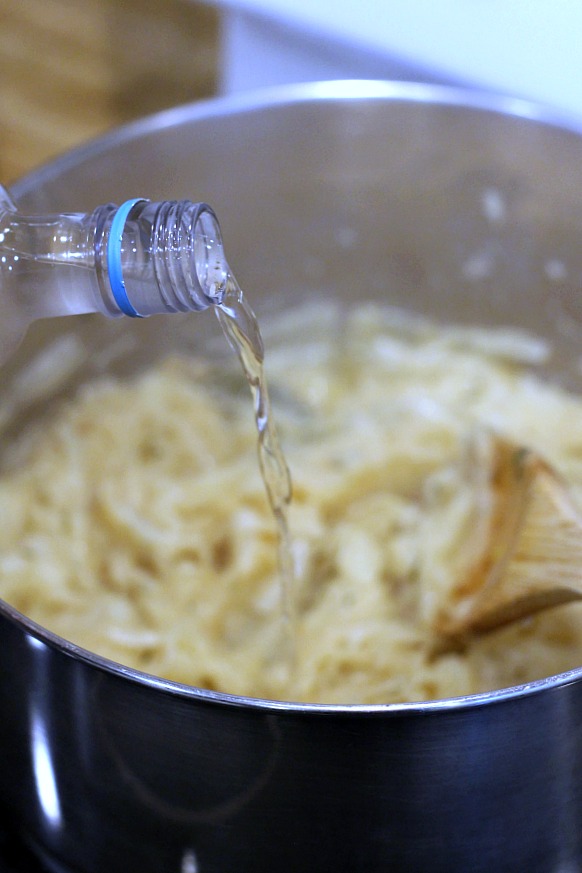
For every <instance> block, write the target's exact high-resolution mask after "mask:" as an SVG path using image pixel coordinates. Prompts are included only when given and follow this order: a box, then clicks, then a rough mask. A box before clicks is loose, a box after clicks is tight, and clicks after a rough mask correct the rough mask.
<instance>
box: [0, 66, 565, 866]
mask: <svg viewBox="0 0 582 873" xmlns="http://www.w3.org/2000/svg"><path fill="white" fill-rule="evenodd" d="M581 192H582V137H581V136H580V134H579V133H578V132H577V131H576V130H575V129H573V128H570V129H568V128H567V127H566V126H563V125H559V124H554V123H551V120H549V119H547V118H544V117H542V116H541V115H540V114H539V113H538V111H537V110H535V109H533V108H532V107H529V106H525V105H524V104H520V103H515V102H513V101H505V102H504V101H497V100H495V99H490V98H487V97H480V96H476V95H472V94H462V93H459V92H455V91H449V90H444V89H440V88H436V89H435V88H431V87H421V86H406V85H392V84H389V83H385V84H384V83H338V84H335V85H334V84H330V85H310V86H304V87H300V88H297V89H283V90H281V91H274V92H268V93H266V94H263V95H255V96H249V97H241V98H235V99H227V100H223V101H216V102H213V103H209V104H200V105H193V106H189V107H183V108H180V109H177V110H174V111H171V112H169V113H165V114H163V115H161V116H156V117H154V118H152V119H147V120H145V121H144V122H140V123H138V124H136V125H133V126H131V127H129V128H125V129H123V130H121V131H116V132H114V133H113V134H112V135H111V136H109V137H107V138H105V139H104V140H101V141H100V142H98V143H96V144H93V145H90V146H88V147H87V148H86V149H81V150H80V151H77V152H75V153H72V154H71V155H68V156H66V157H65V158H63V159H62V160H60V161H58V162H56V163H55V164H52V165H50V166H49V167H47V168H45V169H43V170H40V171H39V172H37V173H35V174H33V175H31V176H30V177H28V178H27V179H25V180H23V181H22V182H21V183H19V184H18V185H16V186H13V193H14V195H15V197H16V199H17V200H18V201H19V203H20V206H21V208H22V209H27V210H29V211H42V212H46V211H51V210H54V211H64V210H70V211H77V210H89V209H92V208H93V207H94V206H96V205H97V204H100V203H105V202H107V201H109V200H112V201H115V202H117V203H120V202H122V201H123V200H125V199H126V198H129V197H135V196H140V195H141V196H145V197H150V198H152V199H163V198H184V197H190V198H191V199H193V200H207V201H208V202H209V203H211V204H212V206H213V207H214V208H215V210H216V211H217V213H218V216H219V218H220V221H221V224H222V228H223V234H224V240H225V247H226V250H227V253H228V256H229V260H230V262H231V264H232V267H233V269H234V271H235V273H236V274H237V276H238V278H239V280H240V282H241V284H242V285H243V287H244V288H245V290H246V291H247V293H248V295H249V298H250V299H251V301H252V303H253V305H254V306H255V308H256V309H257V311H258V314H259V317H260V318H261V319H263V317H267V316H268V313H269V311H270V310H271V309H277V310H281V309H284V308H285V307H286V306H289V305H292V304H293V303H294V302H295V301H299V300H302V299H305V298H306V297H309V296H310V295H314V294H315V295H318V296H320V295H334V296H336V295H337V296H338V297H339V298H340V299H343V300H346V301H350V302H352V303H354V302H357V300H358V299H370V298H372V299H381V300H384V301H387V302H389V303H392V304H395V305H398V306H405V307H407V308H411V309H414V310H416V311H418V312H422V313H426V314H427V315H429V316H431V317H435V318H439V319H443V320H447V321H450V320H453V321H462V322H478V323H480V324H483V325H487V324H509V325H513V326H518V327H525V328H530V329H533V330H535V331H537V332H540V333H542V334H544V335H546V336H548V337H550V338H551V339H553V340H554V357H553V360H552V368H553V372H554V374H555V375H557V376H558V377H559V378H561V379H562V380H563V381H565V382H567V383H568V384H572V385H577V384H578V379H579V358H580V339H581V335H582V331H581V328H580V325H581V324H582V305H581V304H580V301H579V296H580V284H581V277H582V247H581V246H580V240H581V239H582V233H581V232H582V202H581V199H580V198H581V197H582V193H581ZM579 315H580V318H579ZM211 317H212V316H211V313H205V314H203V315H194V316H191V317H189V319H186V320H185V319H183V318H178V317H169V318H167V319H166V320H165V322H164V324H163V329H160V321H159V319H150V320H143V321H139V320H135V321H134V320H131V319H128V320H125V321H118V322H108V321H107V320H105V319H103V318H100V317H89V318H80V319H68V320H67V319H63V320H61V322H59V323H58V324H48V323H47V324H43V325H36V326H35V327H34V328H33V329H32V330H31V331H30V335H29V337H28V338H27V340H26V341H25V343H24V344H23V346H22V348H21V350H20V352H19V354H18V355H17V357H16V358H15V359H14V360H13V361H12V362H11V363H10V365H9V366H8V367H7V369H6V371H5V373H4V378H3V380H2V386H1V394H0V404H1V407H0V408H1V409H2V410H3V411H4V414H5V416H6V417H7V418H9V417H10V416H9V414H10V413H13V414H14V415H16V417H17V420H18V421H21V420H22V418H23V416H24V415H30V414H32V415H38V414H40V412H41V411H42V409H43V407H44V406H45V405H46V401H47V398H48V397H49V395H50V394H51V393H52V392H53V391H54V392H56V391H58V390H59V389H60V388H61V387H63V388H64V389H65V390H68V389H69V388H70V387H72V386H73V385H74V384H76V383H77V382H78V381H79V380H80V379H84V378H86V377H87V376H88V375H91V373H95V372H100V371H101V370H102V369H103V368H107V367H112V368H113V369H117V370H119V371H120V372H126V371H129V370H134V369H139V368H140V367H142V366H144V364H145V363H147V361H148V360H149V359H151V358H153V357H154V356H155V355H156V354H158V353H161V352H163V351H164V350H168V349H170V348H175V347H178V348H181V349H188V348H192V347H195V346H196V345H197V344H198V343H201V342H202V341H203V339H202V338H203V334H204V333H208V332H209V331H208V329H207V325H208V318H211ZM216 336H217V337H218V329H217V332H216ZM44 341H51V342H53V343H54V342H55V341H57V342H58V343H59V344H58V345H57V346H56V347H55V346H53V351H52V353H51V354H52V358H51V361H52V362H53V363H54V362H55V361H60V362H61V369H62V372H61V373H60V376H59V378H58V379H54V384H52V385H51V384H50V381H47V377H46V367H44V368H43V367H42V366H39V361H40V365H42V357H41V358H40V359H39V358H38V357H37V356H38V355H39V354H42V344H43V342H44ZM267 346H268V331H267ZM55 348H56V353H55ZM71 349H72V354H71ZM79 349H80V350H81V352H82V354H81V355H76V351H78V350H79ZM67 355H69V361H70V363H71V365H70V367H69V369H67ZM75 355H76V356H75ZM35 360H36V364H34V361H35ZM63 361H64V365H63V363H62V362H63ZM31 362H33V363H32V364H31ZM35 367H36V369H35ZM39 373H43V374H44V375H43V377H42V380H41V381H40V382H39V381H38V376H39ZM23 386H24V388H25V389H27V390H28V394H26V391H24V394H25V395H26V396H27V398H28V399H27V400H26V402H24V403H23V404H21V405H22V407H23V409H20V411H19V403H18V402H17V400H16V396H17V394H19V393H20V395H22V393H23V390H22V389H23ZM11 404H12V407H11ZM10 434H11V430H10V427H7V428H6V427H5V431H4V441H5V442H6V441H7V440H8V439H9V438H10ZM0 665H1V668H2V669H1V672H0V712H2V718H1V719H0V744H1V745H2V748H4V749H10V755H4V756H1V757H0V809H1V810H2V811H3V815H4V817H5V818H9V820H10V822H11V825H12V826H13V827H17V828H19V829H20V830H22V832H23V833H25V834H26V836H27V838H28V839H29V840H30V841H31V842H33V843H35V844H36V845H38V846H41V847H42V851H43V853H44V854H45V855H46V857H47V858H49V859H50V863H51V864H52V865H53V866H54V869H63V868H65V869H69V868H71V869H74V870H76V871H80V873H103V871H104V870H107V871H109V873H125V871H126V870H138V869H139V870H140V873H192V871H194V870H195V871H196V873H214V871H223V870H228V871H231V870H232V871H235V870H236V871H237V873H247V871H248V873H262V871H265V873H266V871H271V870H273V869H277V870H281V871H289V873H291V871H296V870H299V869H306V870H309V871H310V873H320V871H321V873H324V871H328V870H334V871H349V873H357V871H375V870H390V871H408V870H422V871H442V873H452V871H453V873H454V871H465V870H469V869H470V870H473V871H476V873H479V871H482V873H490V871H491V870H495V871H499V873H504V871H507V873H510V871H511V873H513V871H516V870H528V871H541V873H547V871H550V870H551V871H554V870H555V871H557V870H561V871H565V870H566V869H567V870H571V871H573V870H578V869H581V868H582V845H581V840H582V836H581V835H582V820H581V812H580V811H581V809H582V805H581V804H580V798H581V796H582V776H581V775H580V774H581V773H582V731H581V730H580V727H579V725H580V723H581V718H582V690H581V683H580V678H581V677H580V672H579V671H575V672H573V673H571V674H569V675H567V676H561V677H555V678H553V679H550V680H547V681H544V682H539V683H534V684H533V685H532V686H529V687H527V688H520V689H514V690H508V691H505V692H502V693H498V694H488V695H481V696H479V697H476V698H472V699H471V698H466V699H462V700H458V701H448V702H442V701H441V702H435V703H431V704H418V705H412V704H410V705H402V706H370V707H339V706H338V707H332V706H330V707H317V706H313V705H304V706H301V705H293V704H291V705H287V704H282V703H269V702H260V701H249V700H241V699H235V698H232V697H229V696H228V695H220V694H213V693H211V692H200V691H197V690H196V689H189V688H184V687H178V686H175V685H172V684H171V683H165V682H163V681H161V680H160V681H158V680H154V679H152V678H151V677H149V678H148V677H145V676H142V675H140V674H137V673H135V672H133V671H131V670H126V669H124V668H122V667H120V666H118V665H117V666H116V665H111V664H107V663H106V662H104V661H103V660H102V659H99V658H97V657H94V656H92V655H90V654H88V653H85V652H83V651H81V650H79V649H77V648H76V647H74V646H70V645H67V644H64V643H63V642H62V641H59V640H58V639H56V638H54V637H53V636H52V635H50V634H48V633H46V632H44V631H43V630H42V629H39V628H37V627H35V626H34V625H33V624H32V623H30V622H28V621H27V620H26V619H24V618H22V617H21V616H19V615H18V614H16V613H15V612H14V610H11V609H10V608H9V607H6V606H3V605H1V604H0ZM59 865H62V866H59Z"/></svg>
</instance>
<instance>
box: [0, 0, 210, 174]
mask: <svg viewBox="0 0 582 873" xmlns="http://www.w3.org/2000/svg"><path fill="white" fill-rule="evenodd" d="M217 39H218V20H217V13H216V11H215V10H213V9H210V8H209V7H207V6H204V5H202V4H199V3H195V2H192V0H0V144H1V148H0V181H1V182H3V183H4V184H10V182H11V181H12V180H14V179H16V178H18V177H19V176H21V175H23V174H24V173H26V172H27V171H28V170H30V169H32V168H33V167H35V166H38V165H39V164H41V163H43V162H45V161H47V160H49V159H50V158H52V157H54V156H56V155H57V154H60V153H62V152H64V151H66V150H67V149H69V148H71V147H73V146H75V145H78V144H80V143H82V142H84V141H86V140H88V139H91V138H92V137H94V136H96V135H98V134H100V133H103V132H105V131H106V130H109V129H110V128H112V127H115V126H117V125H118V124H121V123H123V122H125V121H129V120H131V119H134V118H138V117H140V116H142V115H147V114H148V113H151V112H155V111H157V110H158V109H163V108H166V107H168V106H173V105H177V104H179V103H185V102H188V101H190V100H196V99H199V98H202V97H207V96H210V95H211V94H212V93H214V91H215V89H216V80H217Z"/></svg>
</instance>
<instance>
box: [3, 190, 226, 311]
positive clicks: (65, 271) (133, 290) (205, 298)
mask: <svg viewBox="0 0 582 873" xmlns="http://www.w3.org/2000/svg"><path fill="white" fill-rule="evenodd" d="M0 193H4V196H3V197H0V255H1V262H0V268H1V269H2V281H3V284H5V285H12V286H14V287H16V286H18V287H17V288H16V290H17V291H18V294H19V296H20V298H21V300H22V302H23V306H25V307H26V308H27V309H28V314H29V317H30V319H31V320H32V319H33V318H38V317H43V316H46V315H62V314H70V313H75V312H102V313H103V314H105V315H109V316H111V317H115V316H119V315H124V314H125V315H130V316H134V317H135V316H140V317H142V316H148V315H153V314H157V313H170V312H186V311H193V310H202V309H206V308H208V307H209V306H211V305H216V304H219V303H220V302H221V301H222V298H223V296H224V293H225V291H226V287H227V284H228V276H229V270H228V264H227V263H226V259H225V256H224V250H223V246H222V238H221V233H220V227H219V224H218V221H217V219H216V216H215V215H214V212H213V211H212V210H211V209H210V207H209V206H207V205H206V204H201V203H191V202H189V201H164V202H160V203H151V202H149V201H147V200H142V199H140V200H135V201H128V202H127V203H125V204H123V205H122V206H120V207H117V206H115V205H113V204H108V205H106V206H100V207H98V208H97V209H96V210H94V212H93V213H91V214H61V215H48V216H35V215H22V214H20V213H18V212H17V211H16V210H15V208H14V205H13V204H12V203H11V201H10V199H9V197H8V196H7V195H6V192H2V189H0Z"/></svg>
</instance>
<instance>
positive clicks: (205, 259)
mask: <svg viewBox="0 0 582 873" xmlns="http://www.w3.org/2000/svg"><path fill="white" fill-rule="evenodd" d="M198 208H199V212H198V215H197V217H196V221H195V225H194V228H193V231H194V233H193V237H194V244H193V247H192V256H193V259H194V264H193V266H194V272H195V274H196V278H197V280H198V285H199V289H200V291H201V293H202V296H203V298H205V299H206V301H207V302H208V304H209V305H213V306H219V305H220V304H221V303H222V301H223V299H224V295H225V293H226V289H227V286H228V279H229V275H230V271H229V268H228V263H227V261H226V258H225V255H224V248H223V245H222V233H221V231H220V225H219V223H218V219H217V217H216V215H215V213H214V211H213V210H212V208H211V207H210V206H208V204H206V203H200V204H198Z"/></svg>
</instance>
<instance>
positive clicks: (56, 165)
mask: <svg viewBox="0 0 582 873" xmlns="http://www.w3.org/2000/svg"><path fill="white" fill-rule="evenodd" d="M354 100H355V101H357V100H379V101H383V102H391V103H397V102H405V103H419V104H423V103H428V104H431V105H434V106H449V107H459V108H461V109H469V110H475V111H481V112H485V113H491V114H495V115H501V116H506V117H513V118H518V119H523V120H526V121H531V122H534V123H536V124H542V125H547V126H552V127H557V128H560V129H562V130H564V131H568V132H571V133H574V134H577V135H582V119H580V118H577V117H576V116H574V115H570V114H568V113H565V112H560V111H556V110H554V109H552V108H551V107H549V106H546V105H544V104H541V103H536V102H533V101H530V100H527V99H522V98H516V97H511V96H505V95H501V94H496V93H492V92H488V91H482V90H476V89H471V88H465V87H458V86H449V85H440V84H432V83H420V82H418V83H417V82H403V81H389V80H386V81H384V80H375V79H340V80H333V81H321V82H307V83H301V84H294V85H281V86H272V87H268V88H260V89H257V90H252V91H245V92H241V93H238V94H234V95H226V96H219V97H212V98H209V99H206V100H200V101H196V102H193V103H186V104H182V105H179V106H176V107H173V108H171V109H166V110H163V111H161V112H157V113H154V114H152V115H148V116H146V117H144V118H141V119H138V120H137V121H133V122H130V123H128V124H124V125H121V126H119V127H117V128H115V129H114V130H113V131H111V132H109V133H106V134H105V135H103V136H100V137H97V138H95V139H93V140H91V141H90V142H89V143H87V144H84V145H82V146H79V147H77V148H75V149H72V150H70V151H68V152H66V153H65V154H64V155H62V156H61V157H58V158H56V159H53V160H51V161H49V162H47V163H46V164H44V165H42V166H41V167H39V168H38V169H36V170H34V171H32V172H31V173H29V174H27V175H26V176H24V177H23V178H22V179H19V180H17V181H16V182H14V183H13V184H12V185H11V186H10V191H11V193H12V195H13V196H14V198H15V199H16V200H18V199H20V198H22V197H24V196H25V195H26V194H27V193H29V192H31V191H33V190H34V189H36V188H37V187H38V186H40V185H44V184H46V183H47V182H50V181H51V180H54V179H56V178H58V176H59V175H61V173H62V172H63V171H65V170H70V169H72V168H73V167H75V166H76V165H80V164H82V163H84V162H86V161H88V160H90V159H91V158H92V157H97V156H100V155H102V154H103V153H104V152H106V151H108V150H109V149H111V148H112V147H115V146H118V145H120V144H122V143H124V142H128V141H131V140H133V139H138V138H140V137H143V136H145V135H147V134H150V133H153V132H157V131H160V130H163V129H168V128H172V127H179V126H180V125H181V124H182V123H183V122H184V121H186V120H188V121H189V122H196V121H205V120H208V119H211V118H217V117H223V116H233V115H237V114H243V113H249V112H253V111H260V110H268V109H273V108H281V107H284V106H288V105H293V104H300V103H313V102H317V101H321V102H324V103H330V102H335V101H338V102H339V101H354ZM0 615H2V616H4V617H5V618H6V619H7V620H8V621H10V622H11V623H12V624H13V625H16V626H17V627H19V628H21V629H23V630H24V632H25V633H26V635H27V638H28V640H29V641H30V643H31V645H33V646H37V645H39V644H44V645H47V646H49V647H50V648H51V649H56V650H58V651H60V652H61V653H62V654H64V655H65V656H67V657H70V658H72V659H74V660H77V661H81V662H83V663H85V664H86V665H88V666H90V667H94V668H97V669H98V670H101V671H105V672H107V673H111V674H114V675H117V676H118V677H120V678H122V679H126V680H129V681H131V682H133V683H137V684H139V685H142V686H144V687H147V688H151V689H155V690H157V691H159V692H162V693H167V694H170V695H173V696H179V697H186V698H191V699H192V700H199V701H203V702H205V703H211V704H217V705H221V706H227V707H234V708H244V709H250V710H258V711H261V712H269V711H284V712H286V713H295V714H304V715H309V714H312V713H322V714H325V713H328V714H329V713H333V714H338V713H343V714H356V713H360V714H362V715H382V716H396V715H412V714H415V713H416V714H429V713H438V712H451V711H458V710H461V709H463V710H464V709H467V708H478V707H482V706H489V705H493V704H497V703H502V702H503V701H508V700H515V699H518V698H523V697H529V696H531V695H535V694H540V693H542V692H544V691H547V690H550V689H557V688H563V687H565V686H567V685H571V684H574V683H576V682H578V681H580V680H581V679H582V666H580V667H578V668H574V669H572V670H568V671H566V672H564V673H559V674H556V675H554V676H550V677H547V678H544V679H539V680H536V681H534V682H528V683H525V684H522V685H515V686H511V687H507V688H502V689H498V690H495V691H488V692H481V693H479V694H471V695H464V696H460V697H449V698H443V699H439V700H429V701H421V702H414V703H377V704H324V703H298V702H294V701H281V700H268V699H263V698H255V697H245V696H241V695H235V694H228V693H223V692H217V691H208V690H206V689H203V688H198V687H195V686H191V685H186V684H182V683H178V682H173V681H171V680H169V679H163V678H160V677H157V676H153V675H152V674H150V673H145V672H142V671H140V670H137V669H134V668H132V667H126V666H124V665H123V664H120V663H117V662H115V661H111V660H109V659H107V658H105V657H104V656H102V655H98V654H96V653H95V652H91V651H89V650H88V649H84V648H83V647H82V646H79V645H76V644H75V643H71V642H69V641H68V640H66V639H64V638H62V637H60V636H58V635H57V634H55V633H53V632H52V631H49V630H48V629H46V628H45V627H43V626H42V625H40V624H38V623H37V622H35V621H33V620H32V619H30V618H28V617H27V616H25V615H23V614H22V613H21V612H19V611H18V610H17V609H15V608H14V607H12V606H10V605H9V604H8V603H6V602H5V601H3V600H2V599H0Z"/></svg>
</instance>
